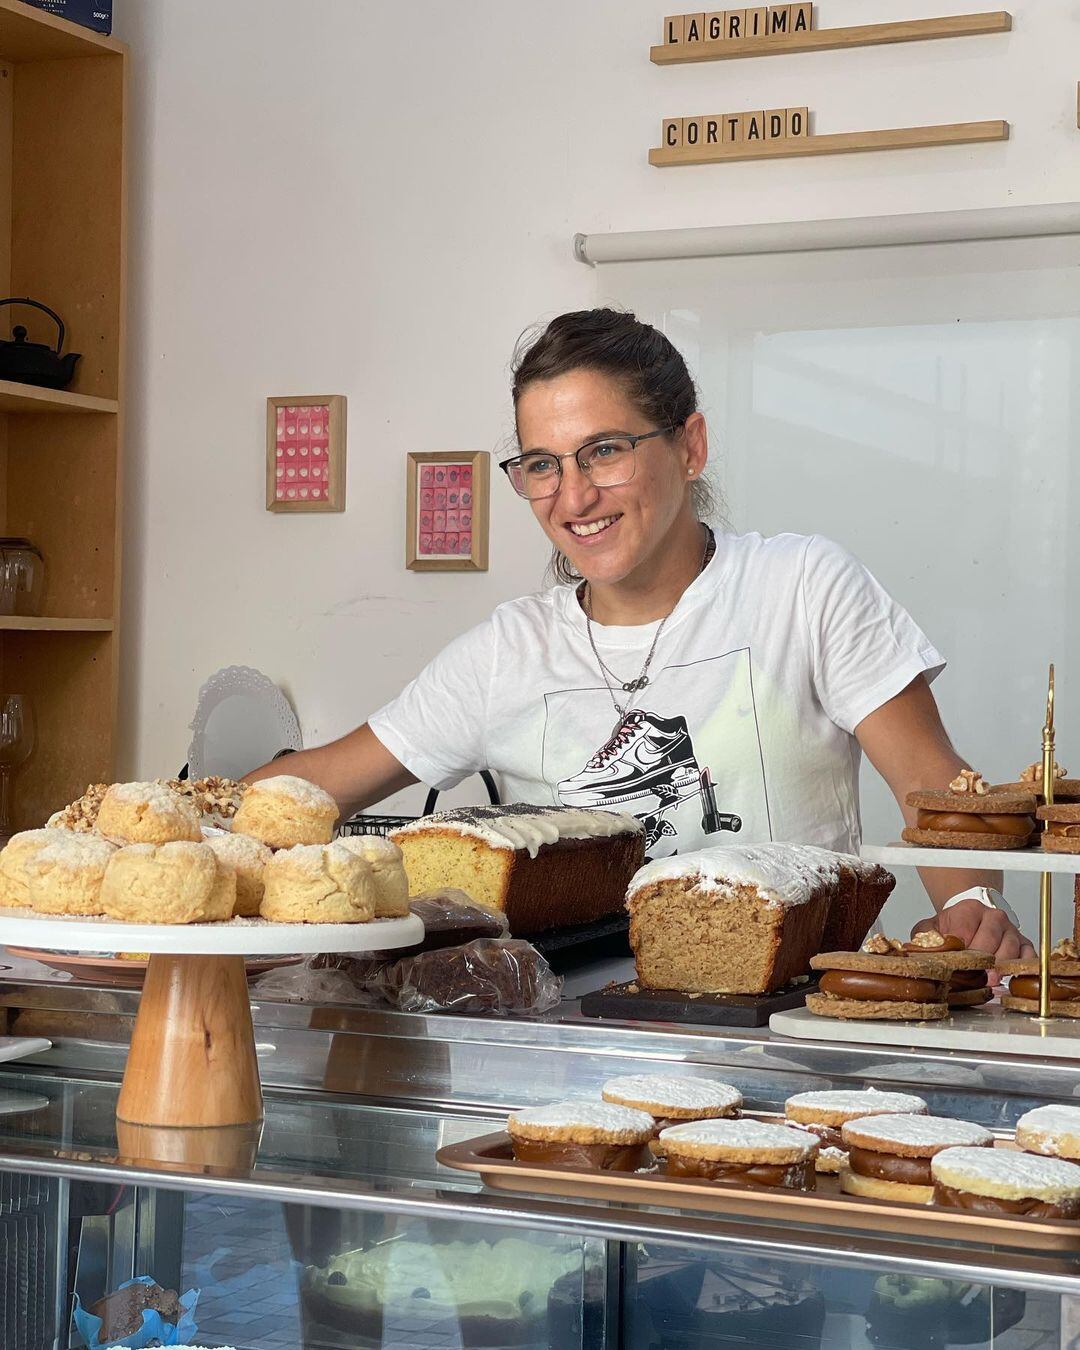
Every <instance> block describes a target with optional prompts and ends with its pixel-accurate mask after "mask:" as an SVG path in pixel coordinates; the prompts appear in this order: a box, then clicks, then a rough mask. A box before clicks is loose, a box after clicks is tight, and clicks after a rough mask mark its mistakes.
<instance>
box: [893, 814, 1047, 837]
mask: <svg viewBox="0 0 1080 1350" xmlns="http://www.w3.org/2000/svg"><path fill="white" fill-rule="evenodd" d="M915 824H916V826H917V827H918V828H919V829H920V830H942V831H944V832H945V833H946V834H1011V835H1016V836H1017V837H1018V838H1026V837H1027V836H1028V835H1029V834H1031V832H1032V831H1033V830H1034V829H1035V820H1034V818H1033V817H1032V816H1000V815H995V814H993V813H990V814H987V815H983V814H982V813H980V812H975V811H972V812H971V813H970V814H968V813H967V812H962V811H920V812H919V814H918V817H917V818H916V821H915Z"/></svg>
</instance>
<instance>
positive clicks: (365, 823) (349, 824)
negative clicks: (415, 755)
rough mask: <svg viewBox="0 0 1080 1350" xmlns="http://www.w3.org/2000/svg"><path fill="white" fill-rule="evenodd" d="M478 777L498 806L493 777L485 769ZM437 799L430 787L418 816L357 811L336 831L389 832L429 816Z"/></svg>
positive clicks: (497, 791) (493, 802) (489, 798)
mask: <svg viewBox="0 0 1080 1350" xmlns="http://www.w3.org/2000/svg"><path fill="white" fill-rule="evenodd" d="M480 777H481V778H482V779H483V780H484V786H485V787H486V788H487V794H488V800H489V801H490V802H491V804H492V806H498V805H499V789H498V787H497V786H496V783H495V779H494V778H492V776H491V774H490V773H488V771H487V769H481V770H480ZM438 800H439V794H438V791H437V790H436V789H435V788H432V789H431V790H430V791H429V792H428V795H427V800H426V801H425V802H424V809H423V811H421V813H420V815H418V816H385V815H376V814H375V813H373V812H369V811H359V812H357V814H356V815H355V816H350V817H349V819H348V820H343V821H342V822H341V824H340V825H339V826H338V832H339V833H340V834H389V833H390V832H391V831H392V830H399V829H401V827H402V826H403V825H408V824H409V823H410V822H411V821H414V820H421V819H423V817H424V816H430V815H431V814H432V812H433V811H434V810H435V804H436V803H437V802H438Z"/></svg>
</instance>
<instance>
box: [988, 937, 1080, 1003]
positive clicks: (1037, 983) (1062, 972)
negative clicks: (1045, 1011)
mask: <svg viewBox="0 0 1080 1350" xmlns="http://www.w3.org/2000/svg"><path fill="white" fill-rule="evenodd" d="M1001 972H1002V974H1003V975H1007V976H1009V992H1008V993H1007V994H1005V995H1003V996H1002V999H1001V1006H1002V1007H1003V1008H1005V1009H1006V1010H1007V1011H1008V1012H1022V1013H1035V1014H1037V1013H1038V1011H1039V994H1040V991H1041V989H1042V980H1041V977H1040V975H1039V958H1038V957H1037V956H1031V957H1026V958H1021V959H1018V960H1016V961H1002V962H1001ZM1050 1013H1051V1016H1053V1017H1080V947H1078V945H1077V943H1076V942H1074V941H1073V940H1072V938H1062V939H1061V941H1060V942H1059V943H1058V944H1057V946H1056V947H1055V948H1054V949H1053V951H1052V952H1051V953H1050Z"/></svg>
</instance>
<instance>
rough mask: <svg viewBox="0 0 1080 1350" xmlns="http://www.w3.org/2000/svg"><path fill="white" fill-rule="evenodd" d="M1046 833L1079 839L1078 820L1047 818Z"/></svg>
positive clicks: (1079, 826)
mask: <svg viewBox="0 0 1080 1350" xmlns="http://www.w3.org/2000/svg"><path fill="white" fill-rule="evenodd" d="M1046 833H1047V834H1056V835H1057V836H1058V837H1059V838H1060V839H1080V821H1069V822H1066V821H1064V820H1048V821H1047V822H1046Z"/></svg>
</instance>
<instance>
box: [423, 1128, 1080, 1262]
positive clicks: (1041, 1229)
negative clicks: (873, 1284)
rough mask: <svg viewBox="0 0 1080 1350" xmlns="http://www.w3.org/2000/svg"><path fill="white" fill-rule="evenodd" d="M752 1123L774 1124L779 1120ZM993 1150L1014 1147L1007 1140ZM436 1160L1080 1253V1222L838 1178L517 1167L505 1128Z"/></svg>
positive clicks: (503, 1174) (701, 1203)
mask: <svg viewBox="0 0 1080 1350" xmlns="http://www.w3.org/2000/svg"><path fill="white" fill-rule="evenodd" d="M753 1118H754V1119H760V1120H770V1121H774V1122H775V1121H778V1120H779V1119H780V1118H779V1117H778V1116H766V1115H764V1114H762V1115H755V1116H754V1117H753ZM994 1147H995V1148H1007V1149H1014V1150H1015V1148H1016V1145H1015V1144H1014V1143H1013V1142H1012V1140H1011V1139H1010V1138H1009V1137H1008V1136H999V1137H998V1138H997V1139H996V1140H995V1142H994ZM435 1157H436V1159H437V1160H438V1161H439V1162H440V1163H442V1165H443V1166H444V1167H452V1168H454V1169H455V1170H457V1171H460V1172H478V1173H479V1174H480V1178H481V1180H482V1181H483V1182H484V1184H485V1186H488V1187H490V1188H491V1189H492V1190H494V1191H517V1192H524V1193H525V1194H529V1195H560V1196H566V1197H569V1198H571V1199H574V1200H584V1199H588V1200H607V1201H609V1202H611V1203H618V1204H626V1205H658V1206H661V1207H663V1208H665V1209H699V1210H705V1211H706V1212H707V1213H709V1214H715V1215H717V1216H725V1217H730V1216H738V1217H740V1218H745V1219H762V1220H766V1221H768V1222H771V1223H775V1224H784V1225H789V1224H793V1223H802V1224H813V1225H814V1226H816V1227H818V1228H846V1229H848V1230H851V1229H858V1230H861V1231H864V1232H868V1233H882V1232H888V1233H899V1234H902V1235H903V1236H904V1237H922V1238H933V1239H937V1240H938V1241H950V1242H976V1243H982V1244H984V1245H988V1246H1000V1247H1022V1248H1024V1249H1025V1250H1029V1251H1030V1250H1038V1251H1051V1252H1068V1253H1069V1254H1070V1255H1072V1256H1075V1255H1076V1253H1077V1251H1080V1219H1022V1218H1018V1217H1017V1216H1016V1215H1012V1214H1009V1215H1002V1216H1001V1218H999V1219H995V1218H993V1217H991V1216H989V1215H985V1214H969V1213H967V1212H966V1211H964V1210H961V1209H945V1208H942V1207H939V1206H936V1205H909V1204H901V1203H899V1202H888V1201H885V1200H869V1199H863V1198H862V1197H860V1196H855V1195H845V1194H844V1192H843V1191H841V1190H840V1182H839V1179H838V1178H837V1177H835V1176H827V1175H826V1176H819V1177H818V1178H817V1185H818V1189H817V1190H816V1191H782V1190H778V1189H770V1188H768V1187H761V1188H755V1189H752V1188H750V1187H740V1186H725V1185H718V1184H717V1183H716V1182H714V1181H706V1180H704V1179H702V1178H698V1177H677V1178H673V1177H667V1176H665V1175H664V1174H663V1173H661V1172H656V1173H651V1172H604V1171H601V1170H600V1169H599V1168H577V1167H557V1166H553V1165H547V1166H544V1165H541V1164H540V1163H529V1162H518V1161H517V1159H516V1158H515V1157H514V1155H513V1151H512V1149H511V1146H510V1136H509V1135H508V1134H506V1133H505V1132H504V1131H501V1130H500V1131H499V1133H498V1134H485V1135H483V1136H481V1137H480V1138H478V1139H466V1140H464V1141H463V1142H462V1143H460V1144H448V1145H447V1146H446V1147H445V1148H441V1149H439V1151H438V1152H437V1153H436V1155H435Z"/></svg>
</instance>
